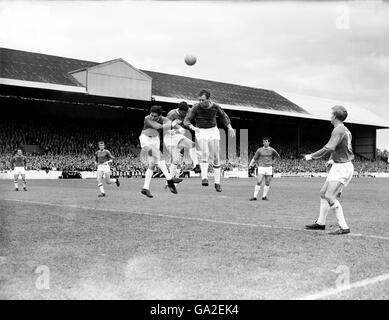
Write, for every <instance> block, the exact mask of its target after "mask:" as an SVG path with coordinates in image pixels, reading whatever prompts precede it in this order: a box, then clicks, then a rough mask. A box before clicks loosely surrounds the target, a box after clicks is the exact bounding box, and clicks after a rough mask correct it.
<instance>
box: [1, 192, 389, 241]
mask: <svg viewBox="0 0 389 320" xmlns="http://www.w3.org/2000/svg"><path fill="white" fill-rule="evenodd" d="M0 200H5V201H14V202H22V203H31V204H39V205H46V206H54V207H65V208H74V209H83V210H98V211H108V212H116V213H117V212H120V213H129V214H137V215H144V216H152V217H163V218H170V219H179V220H190V221H201V222H210V223H217V224H227V225H234V226H245V227H256V228H268V229H280V230H292V231H303V232H309V233H312V231H310V230H305V229H299V228H291V227H276V226H271V225H267V224H255V223H244V222H234V221H223V220H212V219H207V218H199V217H183V216H175V215H170V214H163V213H152V212H135V211H127V210H121V209H110V208H94V207H86V206H80V205H76V204H56V203H49V202H39V201H30V200H20V199H0ZM347 236H353V237H363V238H373V239H380V240H389V237H384V236H375V235H364V234H360V233H350V234H348V235H347Z"/></svg>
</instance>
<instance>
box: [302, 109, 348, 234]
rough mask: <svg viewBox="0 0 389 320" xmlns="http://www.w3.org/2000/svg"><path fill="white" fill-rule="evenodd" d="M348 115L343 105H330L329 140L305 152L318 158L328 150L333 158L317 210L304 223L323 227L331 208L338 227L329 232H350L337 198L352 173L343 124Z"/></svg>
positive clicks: (308, 227)
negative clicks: (311, 220)
mask: <svg viewBox="0 0 389 320" xmlns="http://www.w3.org/2000/svg"><path fill="white" fill-rule="evenodd" d="M346 118H347V110H346V108H344V107H343V106H335V107H333V108H332V115H331V123H332V124H333V126H334V129H333V130H332V133H331V138H330V140H329V141H328V143H327V144H326V145H325V146H324V147H323V148H322V149H320V150H318V151H316V152H314V153H312V154H308V155H305V160H311V159H319V158H321V157H323V156H325V155H327V154H331V156H330V161H329V162H333V164H332V167H331V170H330V171H329V173H328V176H327V179H326V181H325V183H324V185H323V187H322V188H321V190H320V198H321V199H320V214H319V218H318V219H317V221H316V222H315V223H314V224H311V225H307V226H305V228H306V229H309V230H324V229H325V224H326V218H327V215H328V212H329V211H330V210H332V209H333V210H334V211H335V214H336V218H337V219H338V224H339V229H337V230H336V231H334V232H330V234H333V235H337V234H346V233H350V228H349V227H348V225H347V223H346V220H345V219H344V216H343V208H342V206H341V205H340V203H339V200H338V199H337V196H338V197H339V195H340V192H341V191H342V190H343V187H346V186H347V185H348V184H349V182H350V181H351V179H352V177H353V174H354V166H353V164H352V162H351V161H352V160H353V159H354V154H353V151H352V145H351V138H352V136H351V132H350V131H349V130H348V129H347V128H346V126H345V125H344V124H343V121H344V120H345V119H346Z"/></svg>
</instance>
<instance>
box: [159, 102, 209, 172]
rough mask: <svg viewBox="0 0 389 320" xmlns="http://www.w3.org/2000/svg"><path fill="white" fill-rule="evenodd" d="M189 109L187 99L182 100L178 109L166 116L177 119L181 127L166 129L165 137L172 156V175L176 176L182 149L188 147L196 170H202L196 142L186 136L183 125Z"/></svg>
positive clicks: (164, 139) (173, 119)
mask: <svg viewBox="0 0 389 320" xmlns="http://www.w3.org/2000/svg"><path fill="white" fill-rule="evenodd" d="M188 110H189V106H188V104H187V103H186V102H185V101H182V102H180V103H179V104H178V108H177V109H173V110H170V111H169V113H168V114H167V116H166V118H168V119H169V120H170V121H176V122H177V123H178V125H177V127H179V128H178V129H172V130H166V132H164V133H165V135H164V137H163V142H164V144H165V146H166V148H167V151H168V153H169V155H170V156H171V164H170V170H169V171H170V174H171V176H172V177H175V176H176V173H177V166H178V164H179V162H180V158H181V150H182V149H187V150H188V151H189V156H190V158H191V160H192V162H193V166H194V169H193V170H194V172H195V173H199V172H200V171H201V170H200V166H199V162H198V159H197V151H196V146H195V143H194V142H193V141H192V140H190V139H189V138H187V137H185V135H184V133H185V129H184V128H182V127H181V126H182V125H183V122H184V120H185V116H186V115H187V113H188Z"/></svg>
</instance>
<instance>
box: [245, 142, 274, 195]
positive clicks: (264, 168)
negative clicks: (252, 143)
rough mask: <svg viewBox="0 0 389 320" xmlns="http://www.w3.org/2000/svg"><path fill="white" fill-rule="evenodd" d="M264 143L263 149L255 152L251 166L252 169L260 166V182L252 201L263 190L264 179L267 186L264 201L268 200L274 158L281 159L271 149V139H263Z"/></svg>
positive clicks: (264, 189) (264, 191)
mask: <svg viewBox="0 0 389 320" xmlns="http://www.w3.org/2000/svg"><path fill="white" fill-rule="evenodd" d="M262 142H263V147H261V148H259V149H258V150H257V151H256V152H255V155H254V157H253V159H252V160H251V162H250V165H249V167H250V168H251V167H253V166H254V165H255V164H257V166H258V177H257V178H258V180H257V184H256V185H255V188H254V196H253V197H252V198H250V201H255V200H257V196H258V193H259V191H260V190H261V185H262V181H263V177H265V185H264V187H263V195H262V200H268V199H267V193H268V192H269V189H270V181H271V177H272V176H273V163H274V157H276V158H280V155H279V154H278V152H277V151H276V150H274V149H273V148H272V147H270V139H269V138H267V137H264V138H263V139H262Z"/></svg>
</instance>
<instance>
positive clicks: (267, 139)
mask: <svg viewBox="0 0 389 320" xmlns="http://www.w3.org/2000/svg"><path fill="white" fill-rule="evenodd" d="M265 140H266V141H269V142H270V138H268V137H263V138H262V141H265Z"/></svg>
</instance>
